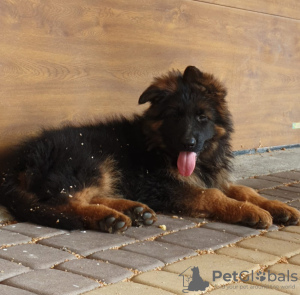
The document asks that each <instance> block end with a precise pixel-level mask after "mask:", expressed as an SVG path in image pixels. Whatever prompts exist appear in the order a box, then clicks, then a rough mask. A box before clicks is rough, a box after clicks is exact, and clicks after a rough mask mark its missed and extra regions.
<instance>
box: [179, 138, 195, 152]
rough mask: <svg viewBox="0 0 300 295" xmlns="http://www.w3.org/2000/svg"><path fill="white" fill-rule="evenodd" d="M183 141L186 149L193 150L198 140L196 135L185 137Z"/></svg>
mask: <svg viewBox="0 0 300 295" xmlns="http://www.w3.org/2000/svg"><path fill="white" fill-rule="evenodd" d="M181 143H182V147H183V149H184V150H186V151H192V150H193V149H194V148H195V147H196V144H197V141H196V138H194V137H184V138H183V139H182V140H181Z"/></svg>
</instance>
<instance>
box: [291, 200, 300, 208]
mask: <svg viewBox="0 0 300 295" xmlns="http://www.w3.org/2000/svg"><path fill="white" fill-rule="evenodd" d="M288 205H289V206H291V207H293V208H296V209H298V210H300V201H299V200H297V201H292V202H290V203H288Z"/></svg>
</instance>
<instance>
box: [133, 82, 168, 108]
mask: <svg viewBox="0 0 300 295" xmlns="http://www.w3.org/2000/svg"><path fill="white" fill-rule="evenodd" d="M168 93H169V92H168V91H167V90H162V89H160V88H158V87H157V86H155V85H151V86H149V87H148V88H147V89H146V90H145V91H144V92H143V93H142V95H141V96H140V98H139V104H144V103H146V102H148V101H149V102H151V103H156V102H158V101H160V100H161V99H163V98H164V97H166V96H167V95H168Z"/></svg>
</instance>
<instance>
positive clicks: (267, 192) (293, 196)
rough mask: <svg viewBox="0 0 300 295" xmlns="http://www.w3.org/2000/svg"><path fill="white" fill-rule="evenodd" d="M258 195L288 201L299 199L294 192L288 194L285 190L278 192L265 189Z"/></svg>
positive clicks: (277, 190) (278, 190)
mask: <svg viewBox="0 0 300 295" xmlns="http://www.w3.org/2000/svg"><path fill="white" fill-rule="evenodd" d="M259 193H263V194H264V195H270V196H276V197H280V198H284V199H288V200H290V201H292V200H297V199H298V198H299V196H298V194H297V193H295V192H290V191H287V190H280V189H266V190H263V191H260V192H259Z"/></svg>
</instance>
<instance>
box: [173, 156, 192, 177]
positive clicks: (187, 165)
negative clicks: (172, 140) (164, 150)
mask: <svg viewBox="0 0 300 295" xmlns="http://www.w3.org/2000/svg"><path fill="white" fill-rule="evenodd" d="M195 166H196V153H194V152H180V154H179V156H178V160H177V167H178V170H179V173H180V174H181V175H182V176H190V175H191V174H192V173H193V171H194V169H195Z"/></svg>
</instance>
